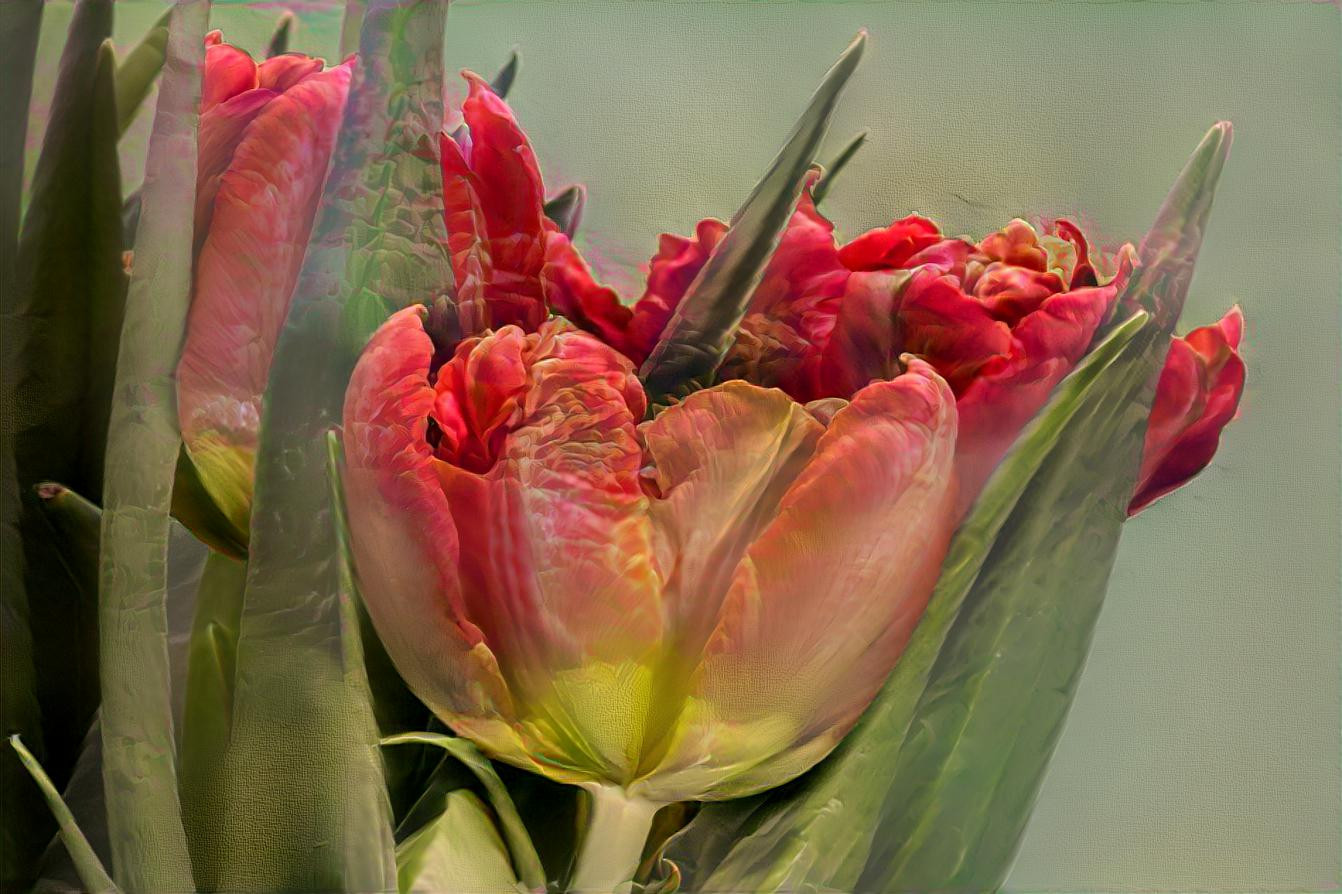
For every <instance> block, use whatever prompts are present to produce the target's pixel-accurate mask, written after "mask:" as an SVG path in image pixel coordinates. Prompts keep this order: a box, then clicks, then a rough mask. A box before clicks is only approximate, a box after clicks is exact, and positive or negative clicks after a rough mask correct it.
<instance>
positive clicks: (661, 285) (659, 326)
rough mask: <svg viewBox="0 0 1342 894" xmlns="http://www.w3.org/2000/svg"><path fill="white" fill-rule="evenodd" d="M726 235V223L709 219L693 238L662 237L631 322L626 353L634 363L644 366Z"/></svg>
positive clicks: (703, 221) (699, 225) (697, 229)
mask: <svg viewBox="0 0 1342 894" xmlns="http://www.w3.org/2000/svg"><path fill="white" fill-rule="evenodd" d="M726 232H727V225H726V224H725V223H723V222H722V221H720V220H714V219H713V218H707V219H704V220H701V221H699V223H698V225H697V226H695V228H694V236H692V237H689V238H686V237H684V236H673V235H671V234H669V233H664V234H663V235H662V237H661V240H660V241H659V243H658V250H657V254H656V256H654V257H653V259H652V263H651V267H650V270H649V273H648V287H647V289H646V290H645V291H644V293H643V297H641V298H640V299H639V300H638V303H637V304H635V305H634V308H633V315H632V318H631V319H630V322H629V334H628V337H627V339H626V342H625V353H626V354H627V355H628V356H629V357H630V358H632V359H633V361H634V362H635V363H642V362H643V361H644V360H646V359H647V357H648V355H649V354H650V353H652V349H653V348H654V347H656V345H657V340H658V339H659V338H660V337H661V335H662V330H663V329H665V328H666V324H667V322H668V321H669V320H670V319H671V316H672V314H674V313H675V312H676V307H677V305H679V304H680V300H681V299H682V298H684V297H685V292H686V290H687V289H689V287H690V283H692V282H694V278H695V277H696V276H698V275H699V271H700V270H702V269H703V267H704V264H706V263H708V257H709V255H711V254H712V253H713V250H714V249H716V248H717V246H718V243H719V242H720V241H722V237H723V236H724V235H725V234H726Z"/></svg>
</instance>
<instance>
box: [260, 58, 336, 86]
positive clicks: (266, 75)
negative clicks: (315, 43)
mask: <svg viewBox="0 0 1342 894" xmlns="http://www.w3.org/2000/svg"><path fill="white" fill-rule="evenodd" d="M325 65H326V63H325V62H324V61H323V60H321V59H316V58H314V57H312V56H304V55H302V54H299V53H284V54H283V55H280V56H272V57H270V58H269V59H267V60H266V61H264V62H262V63H261V64H260V65H258V66H257V67H256V84H257V86H258V87H266V88H268V89H270V90H274V91H275V92H276V93H283V92H284V91H286V90H288V89H290V88H292V87H295V86H297V85H298V84H300V83H302V82H303V81H304V80H305V79H306V78H309V77H311V76H312V75H315V74H316V73H317V72H319V71H321V70H322V68H323V67H325Z"/></svg>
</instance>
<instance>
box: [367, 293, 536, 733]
mask: <svg viewBox="0 0 1342 894" xmlns="http://www.w3.org/2000/svg"><path fill="white" fill-rule="evenodd" d="M424 317H425V309H424V308H423V307H421V306H414V307H408V308H406V309H404V310H401V311H398V312H397V313H395V314H393V315H392V317H391V318H390V319H388V320H387V322H386V323H385V324H383V326H382V327H381V328H380V329H379V330H378V331H377V332H376V333H375V334H374V335H373V338H372V340H371V341H370V342H369V344H368V346H367V348H365V350H364V352H363V354H362V356H361V357H360V358H359V362H358V364H357V365H356V366H355V369H354V373H353V375H352V376H351V377H350V384H349V388H348V390H347V392H346V396H345V407H344V446H345V462H346V470H345V474H344V486H345V501H346V504H347V506H348V510H349V526H350V534H351V546H352V548H353V552H354V559H355V563H356V567H357V570H358V574H359V580H360V591H361V593H362V595H363V599H364V602H365V604H366V605H367V607H368V613H369V615H370V617H371V618H372V620H373V624H374V626H375V627H376V628H377V631H378V636H379V637H380V638H381V639H382V641H383V643H384V644H385V645H386V647H387V651H388V653H389V654H390V655H391V656H392V659H393V660H394V661H395V662H396V666H397V669H398V670H399V671H400V673H401V675H402V676H403V677H404V678H405V680H406V682H407V683H408V684H409V685H410V686H411V688H412V689H414V691H415V693H416V694H417V695H419V697H420V698H421V699H422V700H424V702H425V703H426V704H427V705H428V706H429V707H430V708H431V709H432V710H433V711H434V712H435V713H437V714H438V715H439V716H441V717H444V718H453V719H455V718H465V720H464V721H463V724H464V725H465V726H466V727H467V728H469V729H470V730H471V733H472V736H473V737H474V738H476V740H477V741H480V742H482V744H486V743H489V744H492V747H494V748H495V749H496V750H501V749H507V748H509V747H512V746H514V745H515V736H514V735H513V734H512V733H511V732H509V731H508V730H507V729H506V728H505V726H504V725H503V724H502V723H501V722H500V721H499V719H498V718H500V717H510V716H511V714H512V710H513V709H512V698H511V695H510V693H509V692H508V687H507V684H505V683H504V681H503V678H502V676H501V675H500V673H499V670H498V665H497V662H496V661H495V658H494V655H493V653H492V652H491V651H490V649H489V646H488V644H487V643H486V642H485V641H484V639H483V637H482V636H481V634H480V631H479V629H478V628H476V627H475V626H474V625H472V624H471V623H470V622H469V621H468V620H466V618H465V613H464V610H463V600H462V595H461V582H460V579H459V576H458V572H457V559H458V556H459V552H460V548H459V545H458V540H457V533H456V528H455V526H454V525H453V522H452V515H451V513H450V512H449V511H448V507H447V499H446V497H444V495H443V492H442V489H441V488H440V487H439V485H438V477H437V474H436V473H435V471H434V463H435V461H434V459H433V456H432V450H431V449H430V447H429V443H428V440H427V438H426V432H427V428H428V422H429V414H430V412H431V410H432V408H433V403H434V397H435V394H434V389H433V387H432V386H431V385H430V384H429V380H428V376H429V367H430V364H431V363H432V359H433V352H434V347H433V343H432V341H431V340H430V338H429V336H428V335H427V334H426V333H425V331H424V323H423V321H424ZM513 750H514V751H518V750H520V749H518V748H516V747H513Z"/></svg>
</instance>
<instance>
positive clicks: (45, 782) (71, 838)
mask: <svg viewBox="0 0 1342 894" xmlns="http://www.w3.org/2000/svg"><path fill="white" fill-rule="evenodd" d="M9 744H10V745H11V746H12V747H13V749H14V751H15V752H17V753H18V755H19V760H20V761H22V762H23V766H24V767H25V768H26V769H27V770H28V772H29V774H31V775H32V777H33V781H34V782H36V783H37V786H38V788H39V789H40V790H41V792H42V795H43V797H45V798H46V801H47V805H48V806H49V807H50V808H51V812H52V813H53V814H54V815H55V817H56V823H57V825H59V826H60V830H61V838H62V839H63V840H64V841H65V847H66V849H67V850H68V851H69V852H70V856H71V857H72V858H73V859H74V862H75V867H76V868H77V869H78V870H79V879H80V881H81V882H83V884H84V888H85V890H87V891H91V892H97V894H103V892H115V891H118V890H119V889H118V888H117V886H116V884H115V883H114V882H113V881H112V878H111V876H109V875H108V874H107V870H106V869H104V868H103V864H102V861H101V860H99V859H98V855H97V854H95V853H94V852H93V848H92V847H91V846H90V845H89V842H88V839H87V838H85V837H84V833H83V832H81V831H80V829H79V825H78V824H77V823H76V822H75V818H74V816H73V815H72V814H71V813H70V808H68V807H66V806H65V801H63V800H62V799H61V795H60V792H58V791H56V786H54V785H52V783H51V778H50V777H48V776H47V774H46V771H45V770H43V769H42V765H41V764H39V763H38V762H37V758H35V757H33V755H32V753H31V752H29V751H28V749H27V748H25V747H23V742H22V741H21V740H20V739H19V737H18V736H17V735H13V736H10V737H9Z"/></svg>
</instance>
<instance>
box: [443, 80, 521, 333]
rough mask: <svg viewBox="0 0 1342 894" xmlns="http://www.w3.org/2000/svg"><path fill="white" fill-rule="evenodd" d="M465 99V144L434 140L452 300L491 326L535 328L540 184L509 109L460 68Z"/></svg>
mask: <svg viewBox="0 0 1342 894" xmlns="http://www.w3.org/2000/svg"><path fill="white" fill-rule="evenodd" d="M463 74H464V76H465V77H466V79H467V81H468V82H469V83H470V96H469V97H468V98H467V99H466V102H465V104H464V105H463V107H462V114H463V116H464V118H465V121H466V125H467V127H468V128H469V130H470V136H469V148H468V149H463V148H462V147H461V146H458V145H457V144H456V142H455V141H454V140H452V139H451V138H450V137H448V136H447V135H444V136H443V137H442V140H441V148H442V165H443V191H444V205H445V214H446V221H447V229H448V242H449V247H450V248H451V252H452V261H453V269H454V272H455V273H456V276H457V287H458V291H462V290H464V291H465V295H463V296H461V298H460V301H461V304H462V305H463V306H464V307H468V308H471V312H470V314H468V315H467V316H468V318H469V319H471V320H475V317H476V316H478V313H479V311H481V310H483V309H485V308H487V309H488V312H489V316H488V317H487V318H486V319H484V320H482V321H480V323H479V326H477V327H476V328H477V329H478V328H481V327H483V326H484V325H488V326H491V327H493V328H496V329H497V328H501V327H502V326H505V325H509V324H515V325H520V326H522V327H523V328H524V329H527V330H528V331H532V330H535V328H536V327H537V326H539V325H540V323H541V321H542V320H544V319H545V317H546V314H547V310H546V307H545V299H544V289H543V286H542V283H541V271H542V268H543V267H544V266H545V257H546V251H545V242H546V233H547V231H546V226H545V224H546V220H545V215H544V211H543V206H544V202H545V193H544V185H543V184H542V182H541V175H540V168H539V166H538V165H537V163H536V155H535V153H534V152H533V151H532V149H531V144H530V143H529V142H528V141H527V138H526V134H524V133H523V132H522V129H521V128H520V127H518V125H517V121H516V119H514V118H513V114H512V111H511V110H510V109H509V108H508V106H507V104H506V103H504V101H503V100H502V99H500V98H499V97H498V96H496V95H495V94H494V92H493V91H492V90H490V88H489V85H488V84H487V83H485V81H484V80H483V79H481V78H480V77H479V76H478V75H476V74H473V73H471V72H464V73H463Z"/></svg>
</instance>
